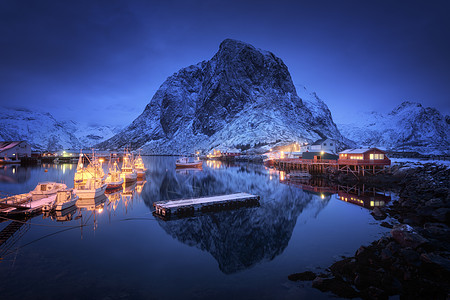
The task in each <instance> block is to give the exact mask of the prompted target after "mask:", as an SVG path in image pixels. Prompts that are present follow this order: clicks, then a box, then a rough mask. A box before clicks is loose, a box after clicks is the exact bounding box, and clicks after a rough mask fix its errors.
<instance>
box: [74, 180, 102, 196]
mask: <svg viewBox="0 0 450 300" xmlns="http://www.w3.org/2000/svg"><path fill="white" fill-rule="evenodd" d="M105 191H106V183H103V180H102V179H101V178H89V179H88V180H87V181H86V184H83V185H78V187H77V188H76V189H75V190H74V192H75V194H77V195H78V197H79V198H80V199H93V198H97V197H99V196H101V195H104V194H105Z"/></svg>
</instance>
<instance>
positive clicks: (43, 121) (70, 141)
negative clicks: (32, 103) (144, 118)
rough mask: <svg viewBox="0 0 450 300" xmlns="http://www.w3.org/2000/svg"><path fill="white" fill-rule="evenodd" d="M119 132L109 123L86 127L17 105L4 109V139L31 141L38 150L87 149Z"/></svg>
mask: <svg viewBox="0 0 450 300" xmlns="http://www.w3.org/2000/svg"><path fill="white" fill-rule="evenodd" d="M117 131H118V130H117V129H115V128H111V127H108V126H84V125H80V124H78V123H76V122H74V121H57V120H56V119H55V118H54V117H53V116H52V115H51V114H50V113H42V112H36V111H31V110H27V109H13V108H2V109H1V110H0V140H3V141H21V140H23V141H27V142H28V143H29V144H30V145H31V147H32V149H34V150H41V151H46V150H49V151H56V150H62V149H80V148H87V147H90V146H92V145H94V144H96V143H98V142H99V141H101V140H104V139H106V138H109V137H111V136H112V135H114V134H115V133H117Z"/></svg>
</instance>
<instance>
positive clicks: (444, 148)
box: [338, 102, 450, 154]
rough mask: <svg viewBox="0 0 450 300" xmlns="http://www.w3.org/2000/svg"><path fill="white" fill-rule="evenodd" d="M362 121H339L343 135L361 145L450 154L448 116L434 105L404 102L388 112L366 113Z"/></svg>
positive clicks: (449, 123)
mask: <svg viewBox="0 0 450 300" xmlns="http://www.w3.org/2000/svg"><path fill="white" fill-rule="evenodd" d="M361 119H362V120H361V121H360V122H359V123H353V124H339V125H338V127H339V130H340V131H341V132H342V134H343V135H344V136H345V137H347V138H349V139H351V140H353V141H355V142H356V143H358V144H360V145H362V146H377V147H384V148H387V149H391V150H394V151H395V150H396V151H403V150H404V151H417V152H420V153H423V154H441V153H447V154H448V153H450V137H449V133H450V121H449V119H450V118H449V116H445V117H444V116H442V114H441V113H439V111H437V110H436V109H435V108H431V107H423V106H422V105H421V104H419V103H414V102H403V103H402V104H400V105H399V106H398V107H396V108H395V109H394V110H392V111H391V112H390V113H389V114H387V115H383V114H380V113H377V112H371V113H366V114H365V115H364V116H363V118H361Z"/></svg>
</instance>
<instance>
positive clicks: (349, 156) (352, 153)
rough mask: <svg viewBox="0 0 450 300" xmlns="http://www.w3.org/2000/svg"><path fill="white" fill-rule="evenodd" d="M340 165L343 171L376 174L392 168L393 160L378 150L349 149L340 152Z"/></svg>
mask: <svg viewBox="0 0 450 300" xmlns="http://www.w3.org/2000/svg"><path fill="white" fill-rule="evenodd" d="M338 165H339V169H340V170H342V171H347V172H349V171H350V172H357V173H358V174H360V173H362V174H363V175H364V173H365V172H368V173H372V174H376V173H379V172H381V171H384V169H385V167H386V166H390V165H391V160H390V159H389V158H388V157H387V156H386V152H385V151H383V150H380V149H378V148H359V149H347V150H344V151H342V152H339V159H338Z"/></svg>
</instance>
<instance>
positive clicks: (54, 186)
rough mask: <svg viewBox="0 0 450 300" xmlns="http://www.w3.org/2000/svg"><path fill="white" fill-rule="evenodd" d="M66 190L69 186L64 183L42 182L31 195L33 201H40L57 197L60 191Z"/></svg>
mask: <svg viewBox="0 0 450 300" xmlns="http://www.w3.org/2000/svg"><path fill="white" fill-rule="evenodd" d="M65 189H67V185H65V184H64V183H58V182H41V183H39V184H38V185H37V186H36V187H35V188H34V190H32V191H31V192H30V193H31V198H32V200H39V199H42V198H47V197H49V196H51V195H56V193H57V192H58V191H62V190H65Z"/></svg>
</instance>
